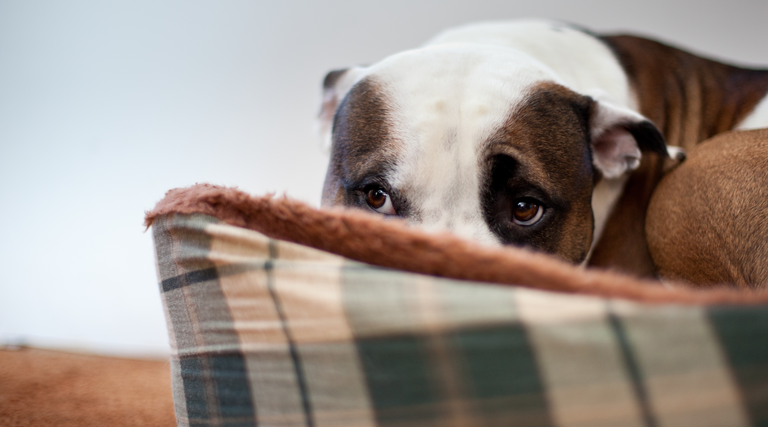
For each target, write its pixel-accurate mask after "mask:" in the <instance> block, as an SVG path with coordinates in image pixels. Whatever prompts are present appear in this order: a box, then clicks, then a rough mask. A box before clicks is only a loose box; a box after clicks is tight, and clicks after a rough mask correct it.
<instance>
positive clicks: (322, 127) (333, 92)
mask: <svg viewBox="0 0 768 432" xmlns="http://www.w3.org/2000/svg"><path fill="white" fill-rule="evenodd" d="M359 70H360V69H359V68H348V69H339V70H333V71H330V72H328V74H327V75H326V76H325V79H324V80H323V95H322V98H323V99H322V103H321V104H320V114H319V115H318V127H317V129H318V134H319V135H320V143H321V146H322V148H323V150H324V151H325V152H326V153H327V152H328V151H330V149H331V139H332V137H331V133H332V132H333V118H334V116H335V115H336V109H337V108H338V107H339V104H340V103H341V101H342V100H344V96H346V94H347V92H349V89H350V88H351V87H352V85H353V84H354V83H355V81H356V79H355V78H356V77H357V76H358V75H359Z"/></svg>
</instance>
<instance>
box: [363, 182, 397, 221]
mask: <svg viewBox="0 0 768 432" xmlns="http://www.w3.org/2000/svg"><path fill="white" fill-rule="evenodd" d="M365 200H366V202H367V203H368V205H369V206H371V208H372V209H374V210H376V211H377V212H379V213H383V214H386V215H394V214H395V208H394V206H392V199H391V198H390V197H389V194H387V193H386V192H384V190H383V189H381V188H372V189H369V190H368V192H367V193H366V194H365Z"/></svg>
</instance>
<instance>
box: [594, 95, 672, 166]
mask: <svg viewBox="0 0 768 432" xmlns="http://www.w3.org/2000/svg"><path fill="white" fill-rule="evenodd" d="M593 99H594V100H595V103H594V104H593V105H592V109H591V110H590V111H591V112H590V120H589V123H590V135H591V139H592V162H593V164H594V165H595V167H596V168H597V169H598V170H600V172H601V173H602V174H603V177H605V178H617V177H620V176H621V175H622V174H624V173H625V172H627V171H631V170H633V169H635V168H637V167H638V166H640V158H641V157H642V154H641V152H655V153H659V154H660V155H662V156H667V146H666V144H665V142H664V137H663V136H662V135H661V132H659V130H658V129H657V128H656V126H654V124H653V123H651V122H650V121H649V120H648V119H647V118H645V117H643V116H642V115H640V114H639V113H637V112H635V111H632V110H630V109H627V108H623V107H620V106H618V105H614V104H612V103H611V102H608V101H605V100H600V98H595V97H593Z"/></svg>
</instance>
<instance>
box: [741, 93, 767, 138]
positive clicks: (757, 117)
mask: <svg viewBox="0 0 768 432" xmlns="http://www.w3.org/2000/svg"><path fill="white" fill-rule="evenodd" d="M763 128H768V95H766V96H765V97H763V100H761V101H760V103H758V104H757V106H756V107H755V109H754V110H752V112H751V113H750V114H749V115H748V116H747V118H745V119H744V120H743V121H742V122H741V123H740V124H739V125H738V126H737V127H736V128H734V130H750V129H763Z"/></svg>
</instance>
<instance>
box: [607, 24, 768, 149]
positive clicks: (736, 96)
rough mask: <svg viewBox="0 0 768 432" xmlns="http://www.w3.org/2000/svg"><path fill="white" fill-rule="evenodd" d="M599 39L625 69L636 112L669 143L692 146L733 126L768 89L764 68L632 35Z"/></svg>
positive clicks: (688, 147)
mask: <svg viewBox="0 0 768 432" xmlns="http://www.w3.org/2000/svg"><path fill="white" fill-rule="evenodd" d="M602 39H603V40H604V41H605V42H606V43H607V44H608V45H609V46H610V47H611V48H613V50H614V52H615V53H616V56H617V57H618V59H619V61H620V62H621V64H622V66H623V67H624V70H625V71H626V72H627V75H628V76H629V80H630V83H631V86H632V88H633V89H634V90H635V93H636V95H637V99H638V103H639V105H640V112H641V113H642V114H643V115H645V116H646V117H648V118H649V119H650V120H651V121H653V122H654V123H655V124H656V126H657V127H658V128H659V130H661V131H662V133H663V134H664V136H665V138H666V140H667V144H668V145H673V146H678V147H683V148H685V149H686V150H692V149H693V147H694V146H695V145H696V144H698V143H700V142H702V141H704V140H706V139H708V138H711V137H713V136H715V135H717V134H719V133H722V132H726V131H729V130H731V129H733V128H734V127H735V126H736V125H737V124H738V123H739V122H740V121H741V120H743V119H744V118H745V117H746V116H747V115H748V114H749V113H750V112H751V111H752V110H753V109H754V108H755V106H756V105H757V103H758V102H760V100H761V99H762V98H763V97H764V96H765V95H766V93H768V70H754V69H744V68H739V67H736V66H731V65H727V64H723V63H719V62H716V61H713V60H709V59H706V58H702V57H698V56H695V55H693V54H690V53H687V52H685V51H682V50H679V49H677V48H674V47H671V46H667V45H664V44H661V43H659V42H655V41H652V40H648V39H643V38H638V37H634V36H606V37H603V38H602Z"/></svg>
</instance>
